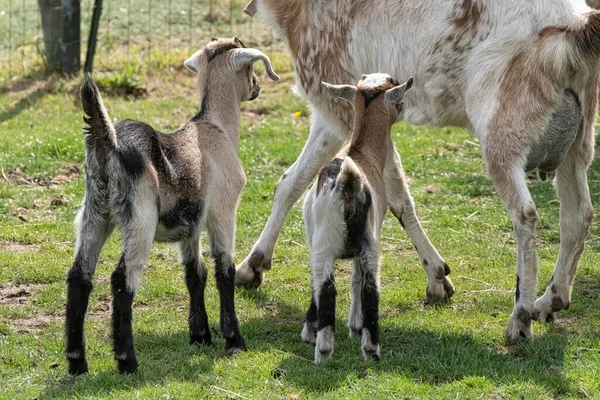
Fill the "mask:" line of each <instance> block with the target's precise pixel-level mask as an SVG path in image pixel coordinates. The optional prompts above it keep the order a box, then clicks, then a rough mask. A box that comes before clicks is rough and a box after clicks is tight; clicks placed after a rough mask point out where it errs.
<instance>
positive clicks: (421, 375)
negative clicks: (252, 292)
mask: <svg viewBox="0 0 600 400" xmlns="http://www.w3.org/2000/svg"><path fill="white" fill-rule="evenodd" d="M580 300H583V299H578V301H580ZM308 301H309V299H307V306H308ZM267 302H268V301H267ZM423 312H427V311H423ZM304 313H305V310H304V309H302V310H300V309H298V308H297V307H294V306H291V305H289V304H281V303H279V304H278V305H277V312H275V313H273V314H272V315H270V316H267V317H262V318H260V319H257V320H254V321H248V322H247V323H245V324H244V325H243V329H244V332H248V331H252V336H253V337H254V338H266V339H263V342H262V343H260V342H259V343H257V344H255V345H254V346H252V347H253V348H256V347H255V346H257V347H259V348H260V346H261V345H262V346H263V347H265V351H268V349H269V348H271V349H276V351H278V352H281V353H283V354H286V355H287V356H286V357H285V358H284V359H283V360H282V361H281V362H280V364H279V366H278V371H279V372H277V373H278V374H282V375H283V376H284V377H285V378H284V379H285V380H286V381H287V382H289V383H290V384H292V385H294V386H296V387H298V388H300V389H302V390H305V391H307V392H312V393H322V394H324V393H327V392H330V391H332V390H335V389H337V388H340V387H343V386H345V385H347V383H348V380H349V379H350V380H352V379H353V378H358V379H362V378H365V377H367V376H369V375H372V374H376V373H379V372H382V373H393V374H395V375H397V376H404V377H406V378H408V379H410V380H412V381H416V382H422V383H425V384H429V385H441V384H445V383H451V382H454V381H460V380H462V379H464V378H466V377H469V376H476V377H485V378H486V379H487V380H489V381H493V382H494V383H495V384H496V385H501V384H505V385H510V384H511V383H514V382H524V383H525V382H529V381H531V382H535V383H536V384H538V385H540V386H544V387H546V388H547V389H548V390H550V391H551V392H553V393H555V394H556V395H562V394H564V393H577V388H576V387H571V383H570V382H569V380H568V379H567V378H566V377H565V376H563V374H562V372H560V371H561V370H562V367H563V364H564V361H565V360H564V357H565V348H566V346H567V344H568V340H569V336H568V335H567V333H566V332H561V331H560V329H559V330H558V332H556V331H554V332H546V333H544V334H543V335H542V336H539V337H534V339H533V340H531V341H528V342H518V343H516V344H514V345H511V346H507V345H505V343H502V344H498V343H483V342H481V341H477V340H475V338H474V337H473V336H472V335H469V334H463V333H448V334H445V333H440V332H439V330H435V331H434V330H431V331H430V330H427V329H423V328H421V327H415V328H413V327H406V326H399V325H396V324H386V323H383V324H382V326H381V345H382V352H381V357H382V359H381V361H380V362H379V363H375V362H372V361H370V362H365V361H363V359H362V354H361V350H360V340H356V339H350V338H349V337H348V329H347V327H346V326H345V325H346V319H345V316H342V315H340V314H338V319H336V343H335V352H334V355H333V357H332V359H331V360H330V361H329V362H327V363H325V364H322V365H318V366H315V365H313V364H312V360H313V357H314V346H313V345H311V344H307V343H303V342H302V341H301V339H300V331H301V325H302V320H303V319H304Z"/></svg>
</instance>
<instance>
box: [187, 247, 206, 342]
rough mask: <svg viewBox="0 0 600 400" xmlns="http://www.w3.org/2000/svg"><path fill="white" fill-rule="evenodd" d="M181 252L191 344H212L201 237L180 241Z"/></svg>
mask: <svg viewBox="0 0 600 400" xmlns="http://www.w3.org/2000/svg"><path fill="white" fill-rule="evenodd" d="M179 252H180V254H181V262H182V264H183V267H184V269H185V283H186V286H187V289H188V292H189V295H190V310H189V317H188V323H189V333H190V345H191V346H194V345H210V344H212V337H211V334H210V329H209V326H208V315H207V314H206V306H205V304H204V289H205V288H206V278H207V272H206V265H205V264H204V260H202V252H201V251H200V240H199V238H198V237H195V238H191V239H186V240H184V241H182V242H180V243H179Z"/></svg>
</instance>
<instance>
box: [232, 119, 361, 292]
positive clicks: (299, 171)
mask: <svg viewBox="0 0 600 400" xmlns="http://www.w3.org/2000/svg"><path fill="white" fill-rule="evenodd" d="M348 133H349V132H348V131H347V129H346V133H345V134H346V135H348ZM342 136H343V135H341V134H336V133H335V132H334V130H333V129H332V127H331V126H330V124H328V123H327V122H326V121H325V119H324V117H323V116H322V115H321V114H319V112H315V114H314V115H313V120H312V125H311V128H310V136H309V137H308V141H307V142H306V144H305V145H304V148H303V149H302V153H301V154H300V156H299V157H298V159H297V160H296V161H295V162H294V164H292V166H291V167H290V168H289V169H288V170H287V171H286V172H285V173H284V174H283V176H282V177H281V178H280V179H279V182H278V183H277V187H276V190H275V195H274V199H273V208H272V210H271V215H269V220H268V221H267V225H266V226H265V228H264V229H263V231H262V232H261V234H260V237H259V239H258V241H257V242H256V243H255V244H254V246H253V247H252V250H251V251H250V255H249V256H248V257H246V258H245V259H244V260H243V261H242V262H241V263H240V265H239V266H238V268H237V271H236V276H235V283H236V285H243V286H251V287H258V286H259V285H260V284H261V283H262V280H263V273H264V271H265V270H269V269H271V261H272V258H273V251H274V249H275V244H276V243H277V237H278V236H279V232H280V231H281V228H282V226H283V223H284V222H285V218H286V216H287V214H288V213H289V211H290V208H291V207H292V206H293V205H294V204H295V203H296V201H298V199H299V198H300V196H302V193H304V191H305V190H306V188H307V187H308V185H309V183H310V181H311V180H312V179H313V178H314V176H315V175H316V173H317V171H318V170H319V169H320V168H321V167H322V166H323V165H324V164H325V163H326V162H328V161H330V160H331V158H332V157H333V156H334V155H335V153H336V152H337V151H338V150H339V149H340V147H341V146H342V144H343V142H344V138H343V137H342Z"/></svg>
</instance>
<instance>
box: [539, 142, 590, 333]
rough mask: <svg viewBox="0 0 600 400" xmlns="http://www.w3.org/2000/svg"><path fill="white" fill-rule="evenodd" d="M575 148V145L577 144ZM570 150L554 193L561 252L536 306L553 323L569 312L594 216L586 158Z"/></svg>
mask: <svg viewBox="0 0 600 400" xmlns="http://www.w3.org/2000/svg"><path fill="white" fill-rule="evenodd" d="M576 145H577V143H576ZM576 145H574V146H573V148H572V149H571V150H570V152H569V154H568V155H567V159H566V160H565V161H564V162H563V163H562V165H561V166H560V167H559V168H558V169H557V170H556V181H555V182H556V183H555V184H556V191H557V194H558V197H559V199H560V250H559V252H558V259H557V261H556V267H555V269H554V274H553V275H552V279H551V282H550V284H549V285H548V288H547V289H546V293H545V294H544V295H543V296H542V297H540V298H539V299H538V300H537V301H536V302H535V305H536V308H537V309H538V311H539V312H540V317H541V319H543V320H545V321H546V322H552V321H554V318H555V312H557V311H560V310H562V309H565V310H566V309H568V308H569V305H570V303H571V290H572V289H573V281H574V280H575V274H576V273H577V265H578V263H579V259H580V258H581V254H582V253H583V247H584V242H585V238H586V236H587V233H588V229H589V227H590V225H591V223H592V219H593V216H594V208H593V207H592V202H591V200H590V193H589V188H588V184H587V165H588V163H587V162H586V161H587V160H586V158H587V159H589V158H591V156H590V157H585V156H588V154H582V150H581V147H580V146H577V147H576Z"/></svg>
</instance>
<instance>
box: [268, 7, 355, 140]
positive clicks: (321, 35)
mask: <svg viewBox="0 0 600 400" xmlns="http://www.w3.org/2000/svg"><path fill="white" fill-rule="evenodd" d="M265 3H267V4H268V6H269V8H270V9H271V10H272V11H273V12H274V14H275V16H276V22H277V25H278V27H279V28H280V29H281V30H282V31H283V32H282V33H283V34H284V37H285V38H287V40H288V45H289V48H290V51H291V53H292V56H293V57H294V62H295V64H296V73H297V74H298V79H299V83H300V85H301V86H302V88H303V89H304V91H305V92H306V93H308V94H309V96H310V94H311V93H322V92H323V88H322V87H321V81H325V82H329V83H332V84H343V83H348V82H351V81H352V74H351V73H350V71H348V70H346V69H345V68H344V67H343V65H348V63H347V62H339V58H340V55H343V54H346V49H347V48H348V43H349V42H350V20H349V19H348V16H347V15H346V12H345V10H341V9H337V8H332V6H328V4H327V2H323V3H320V4H319V5H316V4H311V5H310V6H311V7H313V8H315V7H316V8H320V10H318V14H319V15H321V16H322V18H323V24H322V25H321V29H320V30H318V31H317V30H311V32H312V35H313V41H314V42H317V43H324V42H329V43H330V45H329V46H327V47H326V48H325V47H324V46H315V45H314V43H312V42H311V43H308V42H307V41H306V40H302V39H303V35H301V34H299V33H300V32H307V31H308V28H309V26H310V21H308V18H309V17H308V15H309V13H308V12H307V7H308V3H309V2H307V1H304V0H288V1H281V0H265ZM331 21H334V23H331ZM315 70H317V71H318V73H316V74H315V73H313V71H315ZM315 76H319V77H320V80H315V79H314V77H315ZM327 105H328V106H329V108H330V109H331V111H333V112H334V113H335V115H336V116H338V117H339V118H340V120H341V121H349V120H351V118H350V115H351V113H352V109H351V107H350V106H349V105H348V104H347V103H346V102H344V101H339V100H334V101H333V102H332V101H328V102H327ZM348 128H350V127H348Z"/></svg>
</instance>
